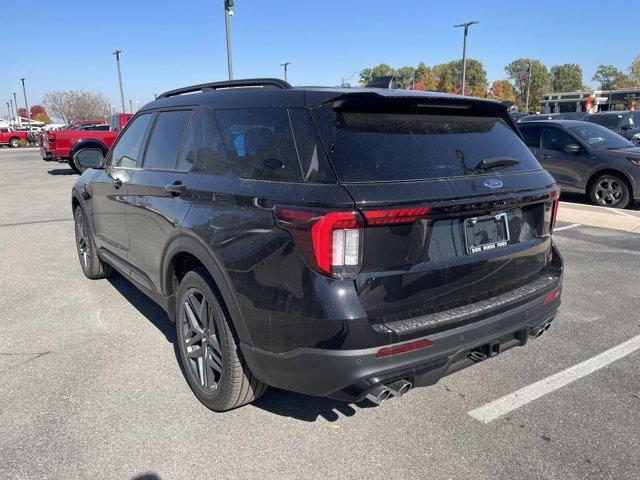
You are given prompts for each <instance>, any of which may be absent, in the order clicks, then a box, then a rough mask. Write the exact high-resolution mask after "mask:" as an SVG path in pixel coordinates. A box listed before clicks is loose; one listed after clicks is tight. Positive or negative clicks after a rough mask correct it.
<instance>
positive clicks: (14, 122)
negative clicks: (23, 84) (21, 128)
mask: <svg viewBox="0 0 640 480" xmlns="http://www.w3.org/2000/svg"><path fill="white" fill-rule="evenodd" d="M14 95H15V94H14ZM9 103H10V104H11V119H12V122H11V123H12V124H13V126H14V127H15V126H16V117H14V116H13V115H14V113H13V100H11V99H9Z"/></svg>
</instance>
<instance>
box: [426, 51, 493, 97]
mask: <svg viewBox="0 0 640 480" xmlns="http://www.w3.org/2000/svg"><path fill="white" fill-rule="evenodd" d="M433 73H434V74H435V76H436V78H437V86H438V90H441V91H443V92H450V93H460V91H461V88H460V82H461V80H462V60H453V61H451V62H447V63H441V64H439V65H435V66H434V67H433ZM488 84H489V81H488V80H487V72H486V70H485V69H484V66H483V65H482V63H480V62H479V61H478V60H475V59H473V58H469V59H467V71H466V81H465V93H467V94H471V95H475V96H481V97H485V96H486V95H487V86H488Z"/></svg>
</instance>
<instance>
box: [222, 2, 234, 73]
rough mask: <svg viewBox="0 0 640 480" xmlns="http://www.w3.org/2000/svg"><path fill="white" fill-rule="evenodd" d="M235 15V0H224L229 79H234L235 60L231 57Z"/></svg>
mask: <svg viewBox="0 0 640 480" xmlns="http://www.w3.org/2000/svg"><path fill="white" fill-rule="evenodd" d="M232 16H233V0H224V27H225V30H226V32H227V68H228V70H229V80H233V61H232V59H231V17H232Z"/></svg>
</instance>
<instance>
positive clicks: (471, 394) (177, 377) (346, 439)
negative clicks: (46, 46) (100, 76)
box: [0, 149, 640, 479]
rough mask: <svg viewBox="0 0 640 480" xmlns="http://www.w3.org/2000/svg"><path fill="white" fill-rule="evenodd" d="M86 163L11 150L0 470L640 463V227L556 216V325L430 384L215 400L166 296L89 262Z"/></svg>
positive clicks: (584, 474) (464, 471)
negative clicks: (186, 359) (77, 192)
mask: <svg viewBox="0 0 640 480" xmlns="http://www.w3.org/2000/svg"><path fill="white" fill-rule="evenodd" d="M76 178H77V175H76V174H74V173H73V172H72V171H71V169H69V168H67V167H66V166H65V165H59V164H56V163H51V162H49V163H45V162H43V161H42V160H40V157H39V155H38V152H37V151H36V150H11V149H0V185H1V189H0V216H1V219H0V279H1V281H0V312H1V313H0V329H1V334H0V478H38V479H41V478H56V479H58V478H76V477H79V478H136V477H142V478H149V479H151V478H162V479H172V478H184V477H189V478H194V479H198V478H203V479H204V478H217V479H220V478H257V477H260V478H267V479H271V478H273V479H276V478H278V479H282V478H323V479H330V478H342V479H344V478H358V479H362V478H393V479H396V478H420V479H427V478H451V479H463V478H464V479H467V478H477V479H483V478H494V479H512V478H521V479H539V478H553V479H584V478H597V479H604V478H612V479H623V478H638V472H640V453H638V452H639V451H640V317H639V315H638V311H639V310H640V294H639V293H638V285H640V235H638V234H633V233H626V232H620V231H615V230H606V229H599V228H594V227H586V226H577V227H573V228H569V229H565V230H560V231H558V232H557V233H556V235H555V237H556V241H557V243H558V245H559V248H560V251H561V253H562V254H563V255H564V258H565V261H566V274H565V284H564V292H563V305H562V310H561V313H560V315H559V317H558V318H557V319H556V321H555V322H554V325H553V326H552V328H551V329H550V330H549V332H548V333H547V334H545V335H543V336H542V337H541V338H540V339H539V340H532V341H530V343H528V344H527V345H526V346H525V347H524V348H517V349H513V350H510V351H508V352H505V353H503V354H501V355H499V356H498V357H497V358H495V359H492V360H490V361H486V362H483V363H480V364H478V365H476V366H474V367H472V368H470V369H466V370H463V371H461V372H458V373H456V374H454V375H452V376H449V377H447V378H445V379H444V380H443V381H441V382H440V383H439V384H437V385H435V386H433V387H430V388H422V389H415V390H412V391H411V392H410V393H409V394H408V395H406V396H405V397H403V398H401V399H398V398H396V399H391V400H389V401H387V402H385V403H383V404H382V405H381V406H379V407H376V408H372V407H371V406H370V405H350V404H345V403H341V402H337V401H333V400H328V399H322V398H314V397H307V396H303V395H298V394H293V393H289V392H284V391H280V390H275V389H271V390H269V391H268V392H267V393H266V394H265V395H264V396H263V397H262V398H261V399H260V400H259V401H257V402H256V403H255V404H254V405H249V406H246V407H244V408H241V409H238V410H234V411H232V412H228V413H224V414H216V413H213V412H210V411H209V410H207V409H206V408H205V407H203V406H202V405H201V404H200V403H199V402H198V400H197V399H196V398H195V396H194V395H193V394H192V393H191V391H190V390H189V388H188V386H187V384H186V382H185V381H184V379H183V378H182V374H181V373H180V369H179V367H178V364H177V361H176V358H175V353H174V348H173V343H172V342H173V339H174V332H173V325H172V324H171V323H169V321H168V319H167V317H166V315H165V314H164V312H163V311H162V310H161V309H160V308H159V307H157V306H155V305H154V304H153V303H152V302H151V301H149V300H147V299H146V298H145V297H144V296H143V295H142V294H140V293H138V292H137V290H136V289H135V288H134V287H133V286H131V285H130V284H129V283H128V282H127V281H126V280H124V279H123V278H122V277H118V276H116V277H115V278H113V279H110V280H100V281H90V280H87V279H86V278H85V277H84V276H83V275H82V272H81V270H80V266H79V264H78V258H77V255H76V251H75V246H74V233H73V222H72V216H71V210H70V195H69V194H70V188H71V185H72V184H73V182H74V181H75V179H76ZM561 226H562V225H561ZM625 342H626V343H625ZM620 345H623V347H619V346H620ZM610 350H611V351H610ZM603 352H607V353H604V354H603V355H600V356H598V355H599V354H602V353H603ZM596 356H598V357H596ZM594 357H596V360H593V359H594ZM582 362H587V363H585V364H582ZM576 365H578V368H575V369H573V370H569V371H567V369H570V367H574V366H576ZM580 365H582V367H580ZM594 366H595V367H597V368H595V367H594ZM560 372H563V373H562V374H561V375H560V377H559V376H558V375H556V374H559V373H560ZM585 372H586V373H585ZM554 375H555V376H554ZM536 382H539V383H536ZM532 384H535V385H534V386H533V387H531V388H526V387H528V386H529V385H532ZM521 389H522V390H521ZM514 392H516V393H517V395H512V396H510V395H511V394H513V393H514ZM505 396H506V397H507V398H506V399H504V400H502V401H500V399H503V397H505ZM496 401H498V402H497V403H494V402H496ZM470 412H471V413H470Z"/></svg>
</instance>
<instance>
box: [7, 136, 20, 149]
mask: <svg viewBox="0 0 640 480" xmlns="http://www.w3.org/2000/svg"><path fill="white" fill-rule="evenodd" d="M9 145H10V146H11V147H12V148H17V147H19V146H20V139H19V138H12V139H11V140H9Z"/></svg>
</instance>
